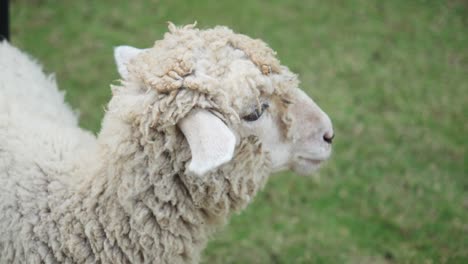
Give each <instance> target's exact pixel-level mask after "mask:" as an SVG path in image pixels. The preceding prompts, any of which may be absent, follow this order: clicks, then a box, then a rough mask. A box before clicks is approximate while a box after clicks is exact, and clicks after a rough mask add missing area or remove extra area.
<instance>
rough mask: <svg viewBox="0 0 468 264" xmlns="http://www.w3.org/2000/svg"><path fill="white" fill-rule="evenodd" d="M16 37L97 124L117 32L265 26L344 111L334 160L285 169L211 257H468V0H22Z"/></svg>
mask: <svg viewBox="0 0 468 264" xmlns="http://www.w3.org/2000/svg"><path fill="white" fill-rule="evenodd" d="M11 2H12V3H11V20H12V42H13V44H15V45H17V46H19V47H20V48H22V49H24V50H25V51H27V52H29V53H30V54H32V55H33V56H35V57H36V58H38V60H39V61H41V62H42V63H43V64H44V66H45V69H46V71H47V72H55V73H56V76H57V79H58V83H59V86H60V87H61V89H63V90H66V99H67V100H68V101H69V102H70V103H71V105H72V106H73V107H74V108H76V109H79V110H80V112H81V125H82V126H83V127H85V128H88V129H91V130H93V131H98V130H99V126H100V120H101V118H102V116H103V114H104V108H105V104H106V102H107V101H108V100H109V98H110V89H109V84H110V83H113V82H115V80H116V79H118V76H117V73H116V69H115V66H114V62H113V55H112V52H113V50H112V49H113V46H116V45H121V44H128V45H134V46H136V47H148V46H151V45H152V43H153V42H154V41H155V40H156V39H160V38H162V35H163V33H164V32H165V31H166V28H167V23H166V22H167V21H173V22H175V23H176V24H186V23H192V22H193V21H195V20H197V21H198V25H199V26H200V27H201V28H206V27H212V26H215V25H227V26H229V27H231V28H232V29H234V30H235V31H237V32H240V33H244V34H247V35H249V36H251V37H255V38H261V39H263V40H265V41H266V42H267V43H269V44H270V46H271V47H272V48H273V49H275V50H276V51H277V52H278V55H279V58H280V59H281V61H282V63H283V64H285V65H287V66H289V67H290V68H291V69H292V70H293V71H295V72H297V73H299V74H300V78H301V80H302V88H303V89H304V90H306V91H307V93H308V94H309V95H311V96H312V97H313V98H314V100H315V101H316V102H317V103H318V104H319V105H320V106H321V107H322V108H323V109H324V110H325V111H326V112H327V113H328V114H329V115H330V117H331V118H332V120H333V122H334V127H335V131H336V136H337V137H336V141H335V142H336V143H334V145H335V147H334V155H333V157H332V159H331V161H330V162H329V163H328V164H327V165H326V166H325V167H324V168H323V170H321V171H320V172H319V174H317V175H315V176H312V177H300V176H297V175H294V174H292V173H283V174H281V175H275V176H273V177H272V178H271V179H270V181H269V183H268V185H267V186H266V188H265V189H264V191H263V192H261V193H260V194H259V195H258V196H257V198H256V199H255V201H254V202H253V204H252V205H251V206H250V207H249V208H248V209H247V210H246V211H244V212H243V213H242V214H240V215H236V216H234V217H233V218H232V221H231V222H230V223H229V225H228V226H227V228H225V229H224V230H223V231H221V232H219V233H218V234H217V235H216V236H215V237H214V239H213V240H212V241H211V242H210V244H209V246H208V249H207V250H206V251H205V252H204V254H203V263H468V178H467V176H468V175H467V163H468V161H467V158H466V149H467V135H468V122H467V121H468V120H467V116H468V107H467V106H468V1H466V0H445V1H443V0H439V1H437V0H426V1H422V0H412V1H410V0H391V1H378V0H376V1H370V0H369V1H366V0H348V1H344V0H343V1H339V0H329V1H319V0H303V1H279V0H272V1H266V0H260V1H253V0H237V1H218V0H198V1H181V0H172V1H157V0H155V1H129V0H119V1H104V0H101V1H46V0H12V1H11Z"/></svg>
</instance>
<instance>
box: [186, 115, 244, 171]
mask: <svg viewBox="0 0 468 264" xmlns="http://www.w3.org/2000/svg"><path fill="white" fill-rule="evenodd" d="M178 125H179V128H180V130H182V133H184V135H185V138H186V139H187V141H188V143H189V146H190V151H191V152H192V161H191V162H190V165H189V167H188V170H189V171H191V172H193V173H195V174H196V175H198V176H201V175H203V174H205V173H206V172H208V171H211V170H213V169H216V168H217V167H219V166H221V165H222V164H224V163H226V162H228V161H230V160H231V159H232V157H233V156H234V148H235V146H236V136H235V135H234V134H233V133H232V131H231V130H230V129H229V128H228V127H227V126H226V125H225V124H224V123H223V121H221V119H219V118H218V117H216V116H215V115H214V114H212V113H210V112H209V111H207V110H195V111H192V112H191V113H189V114H188V115H187V116H186V117H184V118H183V119H182V120H180V121H179V123H178Z"/></svg>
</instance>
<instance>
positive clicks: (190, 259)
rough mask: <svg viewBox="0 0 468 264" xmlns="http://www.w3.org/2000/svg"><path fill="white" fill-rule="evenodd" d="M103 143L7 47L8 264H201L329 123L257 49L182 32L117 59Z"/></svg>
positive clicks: (4, 249) (0, 129) (3, 148)
mask: <svg viewBox="0 0 468 264" xmlns="http://www.w3.org/2000/svg"><path fill="white" fill-rule="evenodd" d="M114 56H115V60H116V64H117V69H118V72H119V74H120V76H121V81H120V84H118V85H113V86H111V90H112V98H111V100H110V102H109V104H108V106H107V111H106V114H105V117H104V119H103V122H102V128H101V131H100V132H99V134H98V136H97V137H95V136H94V135H92V134H91V133H89V132H87V131H85V130H83V129H81V128H79V127H78V126H77V125H76V124H77V116H76V115H75V114H74V113H73V111H72V110H71V109H70V108H69V107H68V106H66V105H65V104H64V102H63V95H62V94H60V93H59V92H58V90H57V88H56V85H55V82H54V80H53V78H50V77H49V78H47V77H45V76H44V75H43V73H42V71H41V69H40V67H39V66H38V65H37V64H36V63H35V62H32V61H31V59H30V58H29V57H27V56H26V55H24V54H21V53H20V52H19V51H18V50H16V49H15V48H13V47H12V46H10V45H9V44H8V43H6V42H3V43H2V44H1V45H0V103H1V104H0V110H2V111H0V210H1V212H2V214H1V216H0V262H1V263H171V264H174V263H198V262H199V261H200V255H201V252H202V250H203V248H204V247H205V246H206V243H207V241H208V239H209V237H210V236H211V235H212V234H213V233H214V232H215V231H216V230H217V229H219V228H220V227H221V226H223V225H224V224H226V222H227V220H228V219H229V216H230V215H232V214H233V213H235V212H240V211H241V210H242V209H243V208H245V207H246V206H247V205H248V204H249V203H250V202H251V201H252V199H253V197H254V196H255V194H256V193H257V192H258V191H259V190H261V189H262V187H263V186H264V185H265V182H266V180H267V179H268V176H269V175H270V174H272V173H274V172H278V171H282V170H286V169H292V170H293V171H295V172H297V173H298V174H310V173H312V172H313V171H315V170H316V169H317V168H318V167H319V166H320V165H321V164H322V163H323V161H325V160H326V159H328V157H329V156H330V154H331V142H332V139H333V136H334V134H333V128H332V124H331V121H330V118H329V117H328V116H327V115H326V114H325V113H324V112H323V111H322V110H321V109H320V108H319V107H318V106H317V105H316V104H315V103H314V101H313V100H312V99H311V98H310V97H308V96H307V95H306V94H305V93H304V92H303V91H302V90H300V89H299V88H298V86H299V82H298V78H297V76H296V75H295V74H293V73H292V72H291V71H290V70H289V69H288V68H287V67H285V66H282V65H281V64H280V62H279V60H278V59H277V58H276V53H275V52H274V51H273V50H272V49H271V48H269V47H268V46H267V45H266V44H265V43H264V42H263V41H261V40H254V39H251V38H249V37H247V36H245V35H241V34H237V33H234V32H233V31H232V30H230V29H228V28H227V27H220V26H218V27H215V28H212V29H205V30H200V29H198V28H196V26H195V25H186V26H183V27H176V26H175V25H173V24H169V31H168V32H167V33H166V34H165V35H164V38H163V39H162V40H159V41H156V42H155V44H154V46H153V47H151V48H148V49H136V48H133V47H129V46H120V47H117V48H116V49H115V50H114Z"/></svg>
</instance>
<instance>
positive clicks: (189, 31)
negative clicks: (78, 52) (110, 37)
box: [110, 24, 333, 175]
mask: <svg viewBox="0 0 468 264" xmlns="http://www.w3.org/2000/svg"><path fill="white" fill-rule="evenodd" d="M169 29H170V32H168V33H167V34H166V35H165V37H164V39H163V40H160V41H156V43H155V45H154V47H152V48H149V49H145V50H139V49H135V48H132V47H128V46H121V47H118V48H116V50H115V57H116V61H117V66H118V70H119V72H120V74H121V76H122V80H123V82H124V83H126V84H127V85H126V89H130V90H131V91H128V90H127V91H122V89H117V88H116V89H114V98H117V99H116V100H117V101H118V102H120V103H121V102H122V101H125V100H128V99H125V98H126V96H127V97H128V96H129V95H131V96H133V97H134V98H139V99H138V100H133V99H132V100H133V106H132V107H131V109H132V110H131V111H130V112H128V113H127V114H126V115H127V117H126V118H128V119H130V120H132V122H136V123H138V124H140V125H141V127H142V130H143V131H149V130H150V129H155V130H164V129H171V128H177V127H178V128H179V129H180V131H181V132H182V133H183V135H184V136H185V138H186V139H187V141H188V143H189V146H190V150H191V161H190V165H189V166H188V169H189V171H192V172H194V173H195V174H198V175H202V174H205V173H207V172H209V171H212V170H215V169H216V168H218V167H219V166H221V165H223V164H225V163H229V162H230V161H231V160H232V159H233V156H234V153H235V149H236V148H237V147H238V146H239V145H240V142H241V141H242V140H243V139H245V138H249V137H252V136H254V137H256V138H257V140H258V142H259V143H261V144H260V146H261V152H262V153H263V154H264V155H265V156H267V157H268V158H269V161H270V164H271V168H270V169H271V170H272V171H280V170H284V169H288V168H291V169H293V170H294V171H296V172H298V173H299V174H309V173H311V172H312V171H314V170H315V169H316V168H318V166H319V165H320V164H321V163H322V162H323V161H324V160H326V159H327V158H328V157H329V156H330V153H331V141H332V138H333V129H332V125H331V122H330V119H329V118H328V116H327V115H326V114H325V113H324V112H323V111H322V110H321V109H320V108H319V107H318V106H317V105H316V104H315V103H314V102H313V100H312V99H311V98H310V97H308V96H307V95H306V94H305V93H304V92H303V91H302V90H300V89H299V88H298V85H299V83H298V80H297V77H296V75H295V74H293V73H291V72H290V71H289V69H288V68H287V67H284V66H281V65H280V63H279V61H278V60H277V59H276V57H275V52H274V51H273V50H271V49H270V48H269V47H268V46H267V45H266V44H265V43H264V42H262V41H260V40H253V39H251V38H249V37H247V36H244V35H240V34H235V33H233V32H232V31H231V30H229V29H227V28H225V27H216V28H214V29H209V30H198V29H196V28H195V27H194V26H193V25H189V26H185V27H182V28H177V27H175V26H174V25H172V24H170V25H169ZM128 87H130V88H128ZM122 95H125V96H122ZM119 97H120V98H121V99H120V100H119V99H118V98H119ZM148 98H151V99H148ZM155 102H157V103H155ZM117 104H118V103H117ZM138 109H139V110H138ZM110 110H112V109H110ZM135 120H136V121H135ZM179 129H177V131H179ZM145 133H146V134H148V133H149V132H145ZM179 133H180V132H179Z"/></svg>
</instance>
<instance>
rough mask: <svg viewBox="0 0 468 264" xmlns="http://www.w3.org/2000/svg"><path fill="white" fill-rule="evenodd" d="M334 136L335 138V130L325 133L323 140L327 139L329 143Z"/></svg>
mask: <svg viewBox="0 0 468 264" xmlns="http://www.w3.org/2000/svg"><path fill="white" fill-rule="evenodd" d="M334 138H335V133H333V132H326V133H325V134H324V135H323V140H325V142H327V143H328V144H331V143H332V142H333V139H334Z"/></svg>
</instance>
